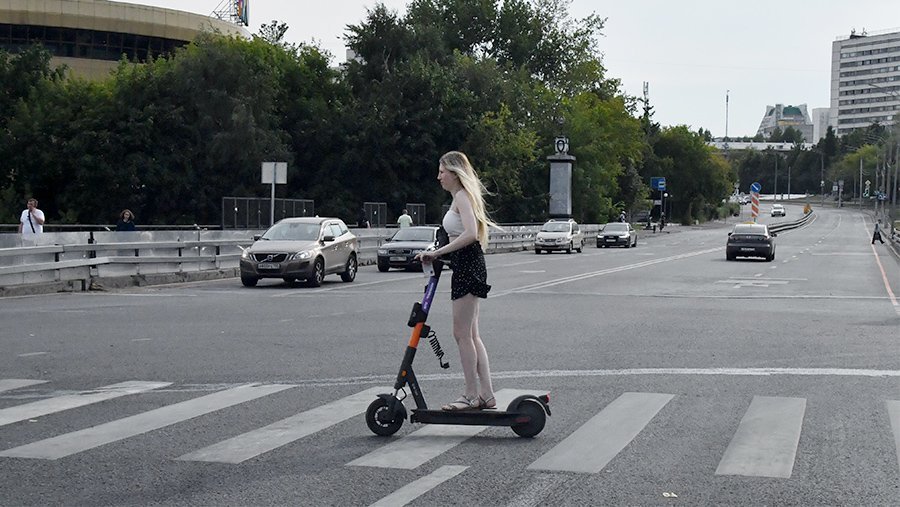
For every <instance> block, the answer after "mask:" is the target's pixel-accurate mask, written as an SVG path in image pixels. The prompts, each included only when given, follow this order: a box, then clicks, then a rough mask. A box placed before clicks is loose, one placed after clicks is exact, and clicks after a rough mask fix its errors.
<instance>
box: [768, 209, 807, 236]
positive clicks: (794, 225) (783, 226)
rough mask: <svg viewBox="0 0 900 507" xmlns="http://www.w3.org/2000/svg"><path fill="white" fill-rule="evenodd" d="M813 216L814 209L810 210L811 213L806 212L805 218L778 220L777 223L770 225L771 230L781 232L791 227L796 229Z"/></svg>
mask: <svg viewBox="0 0 900 507" xmlns="http://www.w3.org/2000/svg"><path fill="white" fill-rule="evenodd" d="M812 216H813V211H812V210H810V212H809V213H804V214H803V218H800V219H798V220H794V221H791V222H778V223H777V224H772V225H770V226H769V231H771V232H781V231H786V230H789V229H796V228H797V227H800V226H801V225H803V224H805V223H806V222H807V221H808V220H809V219H810V218H812Z"/></svg>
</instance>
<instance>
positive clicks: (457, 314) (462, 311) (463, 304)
mask: <svg viewBox="0 0 900 507" xmlns="http://www.w3.org/2000/svg"><path fill="white" fill-rule="evenodd" d="M477 310H478V298H477V297H475V296H474V295H472V294H466V295H465V296H463V297H461V298H459V299H454V300H453V337H454V338H455V339H456V345H457V347H459V360H460V363H462V369H463V375H464V376H465V378H466V397H467V398H469V399H475V397H476V396H478V385H477V384H478V378H477V377H478V352H477V350H476V347H475V341H474V339H473V338H472V330H473V329H474V325H473V319H474V318H475V314H476V312H477Z"/></svg>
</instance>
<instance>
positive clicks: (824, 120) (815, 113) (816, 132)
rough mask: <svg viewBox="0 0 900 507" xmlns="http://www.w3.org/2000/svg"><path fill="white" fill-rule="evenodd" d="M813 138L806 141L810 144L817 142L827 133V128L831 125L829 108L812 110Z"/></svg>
mask: <svg viewBox="0 0 900 507" xmlns="http://www.w3.org/2000/svg"><path fill="white" fill-rule="evenodd" d="M812 124H813V136H812V139H807V141H809V142H811V143H817V142H819V139H822V138H823V137H825V133H826V132H828V126H829V125H831V108H829V107H816V108H814V109H813V110H812Z"/></svg>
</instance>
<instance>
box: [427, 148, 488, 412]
mask: <svg viewBox="0 0 900 507" xmlns="http://www.w3.org/2000/svg"><path fill="white" fill-rule="evenodd" d="M437 179H438V181H439V182H440V184H441V187H442V188H443V189H444V190H446V191H447V192H449V193H450V195H451V196H452V197H453V202H452V203H451V204H450V209H449V210H448V211H447V213H446V214H445V215H444V219H443V222H442V225H443V227H444V230H445V231H446V232H447V235H448V236H449V238H450V241H449V243H448V244H446V245H444V246H442V247H440V248H438V249H437V250H433V251H425V252H422V253H420V254H418V255H417V256H416V257H417V258H418V259H419V260H421V261H422V262H423V263H428V262H432V261H433V260H434V259H436V258H439V257H443V256H448V257H450V260H451V261H452V262H453V277H452V278H451V287H450V299H451V300H452V304H453V337H454V338H455V339H456V344H457V346H458V347H459V358H460V363H461V364H462V369H463V375H464V377H465V384H466V386H465V393H463V394H462V395H461V396H460V397H459V398H458V399H457V400H456V401H454V402H452V403H448V404H446V405H444V406H442V407H441V408H442V409H443V410H447V411H456V410H481V409H490V408H495V407H496V406H497V401H496V400H495V399H494V388H493V385H492V384H491V370H490V365H489V363H488V355H487V349H486V348H485V346H484V342H483V341H482V339H481V335H480V333H479V331H478V302H479V299H484V298H486V297H487V295H488V292H489V291H490V290H491V286H490V285H488V284H487V268H486V266H485V262H484V250H483V249H484V248H486V247H487V243H488V227H496V228H499V227H498V226H497V224H495V223H494V222H493V221H491V219H490V218H489V217H488V214H487V211H486V210H485V208H484V197H483V195H484V194H485V193H487V190H486V189H485V188H484V185H483V184H482V183H481V180H479V179H478V175H477V174H476V173H475V169H474V168H473V167H472V164H471V163H470V162H469V159H468V158H467V157H466V155H465V154H463V153H462V152H459V151H451V152H448V153H445V154H444V155H443V156H442V157H441V158H440V163H439V164H438V176H437Z"/></svg>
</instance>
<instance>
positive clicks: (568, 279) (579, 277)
mask: <svg viewBox="0 0 900 507" xmlns="http://www.w3.org/2000/svg"><path fill="white" fill-rule="evenodd" d="M724 248H725V247H716V248H710V249H707V250H698V251H695V252H687V253H684V254H679V255H673V256H670V257H664V258H662V259H651V260H647V261H642V262H637V263H634V264H626V265H625V266H619V267H615V268H608V269H602V270H600V271H594V272H591V273H582V274H580V275H574V276H568V277H564V278H560V279H558V280H551V281H546V282H538V283H533V284H530V285H523V286H521V287H515V288H512V289H509V290H506V291H502V292H500V293H498V294H497V295H495V296H491V297H495V298H496V297H501V296H506V295H509V294H514V293H518V292H527V291H532V290H537V289H545V288H547V287H553V286H554V285H560V284H563V283H569V282H575V281H580V280H586V279H588V278H593V277H595V276H603V275H608V274H612V273H619V272H621V271H627V270H630V269H638V268H643V267H646V266H652V265H653V264H659V263H662V262H668V261H674V260H679V259H686V258H688V257H695V256H697V255H704V254H708V253H713V252H718V251H721V250H722V249H724Z"/></svg>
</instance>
